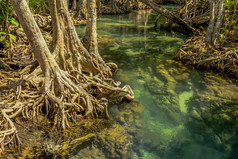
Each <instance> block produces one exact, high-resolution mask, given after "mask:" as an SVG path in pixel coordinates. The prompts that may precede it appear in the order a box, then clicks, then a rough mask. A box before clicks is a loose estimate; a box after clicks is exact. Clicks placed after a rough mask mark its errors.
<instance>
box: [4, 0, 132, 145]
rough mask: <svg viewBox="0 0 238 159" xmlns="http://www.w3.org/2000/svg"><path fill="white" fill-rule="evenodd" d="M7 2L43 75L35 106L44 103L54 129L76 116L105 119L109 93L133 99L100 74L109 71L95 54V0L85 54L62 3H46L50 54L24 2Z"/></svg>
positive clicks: (91, 1) (92, 0)
mask: <svg viewBox="0 0 238 159" xmlns="http://www.w3.org/2000/svg"><path fill="white" fill-rule="evenodd" d="M11 2H12V5H13V8H14V10H15V12H16V14H17V16H18V17H19V20H20V23H21V25H22V26H23V29H24V31H25V33H26V36H27V37H28V40H29V41H30V44H31V46H32V48H33V52H34V55H35V57H36V59H37V61H38V63H39V64H40V67H41V69H42V71H43V73H44V77H45V80H44V86H43V89H42V97H41V98H40V102H39V103H40V104H42V102H45V107H46V108H45V109H46V114H49V117H51V118H52V119H53V120H54V127H55V126H56V125H58V126H60V127H61V128H63V129H65V128H66V127H68V126H69V123H68V118H71V119H72V121H75V118H77V116H85V117H97V116H101V117H108V114H107V100H106V99H105V98H104V96H106V95H107V94H109V93H111V92H112V91H116V92H126V93H129V95H127V96H126V99H130V100H132V99H133V98H134V93H133V92H132V90H131V88H130V87H129V86H125V87H123V88H119V87H118V84H117V83H115V82H114V81H113V80H112V79H110V78H108V76H105V75H104V74H103V70H105V69H104V68H106V70H107V71H108V70H109V71H110V69H109V67H108V66H107V65H106V64H105V63H104V61H103V60H102V59H101V57H100V55H99V54H98V50H97V40H96V8H95V0H89V8H90V9H89V10H90V11H89V13H90V16H91V17H92V21H89V23H91V24H89V25H88V27H89V26H90V27H92V29H91V31H89V32H90V33H91V34H90V35H91V36H90V38H89V40H88V41H89V48H88V49H89V52H88V51H87V49H86V48H85V47H84V46H83V44H82V43H81V41H80V40H79V39H78V37H77V33H76V31H75V28H74V25H73V22H72V20H71V19H70V15H69V12H68V7H67V4H66V1H65V0H50V3H49V4H50V10H51V16H52V26H53V48H52V49H51V50H52V54H51V52H50V50H49V49H48V47H47V45H46V43H45V40H44V39H43V36H42V34H41V31H40V29H39V27H38V26H37V24H36V22H35V20H34V18H33V16H32V14H31V12H30V9H29V8H28V6H27V3H26V1H25V0H11ZM88 30H89V29H88ZM94 51H95V52H94ZM98 61H100V62H101V63H99V62H98ZM99 65H100V67H98V66H99ZM109 71H108V72H109ZM108 72H107V73H108ZM23 100H24V101H25V100H26V99H25V98H23ZM34 100H35V99H34ZM19 101H20V100H19ZM38 101H39V100H38ZM41 101H42V102H41ZM39 103H38V104H35V103H34V104H32V105H28V106H27V110H29V109H30V108H32V109H33V110H38V109H40V108H39V107H40V104H39ZM67 114H68V115H67ZM33 116H34V114H33ZM0 133H1V131H0ZM0 144H1V143H0Z"/></svg>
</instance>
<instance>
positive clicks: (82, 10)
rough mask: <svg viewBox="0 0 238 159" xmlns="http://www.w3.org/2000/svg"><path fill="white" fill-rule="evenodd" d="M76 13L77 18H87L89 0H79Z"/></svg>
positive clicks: (75, 17)
mask: <svg viewBox="0 0 238 159" xmlns="http://www.w3.org/2000/svg"><path fill="white" fill-rule="evenodd" d="M76 5H77V7H76V13H75V14H74V19H75V20H80V19H83V20H86V19H87V16H88V15H87V0H79V1H78V2H77V4H76Z"/></svg>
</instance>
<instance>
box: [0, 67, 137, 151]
mask: <svg viewBox="0 0 238 159" xmlns="http://www.w3.org/2000/svg"><path fill="white" fill-rule="evenodd" d="M41 73H42V72H41V71H40V69H39V68H38V69H36V70H35V71H34V72H33V73H31V74H30V75H28V76H25V77H24V79H19V80H18V81H17V82H15V83H14V84H10V83H11V82H13V81H14V80H16V79H14V78H11V75H9V74H5V75H3V76H2V77H1V78H3V77H4V76H5V77H6V76H8V77H9V78H8V79H7V78H5V79H3V80H1V87H0V88H1V96H0V99H1V103H0V105H1V115H0V117H1V118H2V119H3V120H2V121H3V122H2V123H1V127H0V128H1V130H0V141H1V144H2V147H1V151H3V149H4V147H5V146H9V145H10V144H14V145H16V146H18V147H19V146H20V145H21V142H20V140H19V138H18V136H17V130H16V128H15V126H14V123H13V119H14V118H16V117H17V116H18V115H21V116H23V118H25V119H28V120H32V121H35V120H37V121H38V120H39V115H45V116H46V117H48V119H49V120H51V121H52V122H53V125H52V127H53V129H61V128H62V129H66V128H68V127H70V124H69V123H70V122H76V121H79V119H81V118H85V117H87V118H94V117H97V118H109V115H108V112H107V105H108V100H107V99H106V98H105V97H106V96H111V97H115V96H114V95H115V92H124V93H125V94H127V95H125V96H124V99H125V100H129V101H130V100H133V99H134V93H133V92H132V90H131V88H130V87H129V86H125V87H123V88H119V87H118V86H119V85H120V83H118V82H117V83H116V82H114V80H112V79H111V78H104V79H102V78H100V77H98V76H92V77H89V76H86V75H84V74H82V73H80V72H77V71H72V72H71V73H67V72H65V71H63V70H60V69H59V70H57V69H56V70H54V71H53V74H52V75H53V77H52V78H51V80H49V81H46V80H47V78H44V77H43V75H41ZM43 83H45V84H44V85H43ZM116 94H117V96H118V93H116ZM10 139H11V140H10Z"/></svg>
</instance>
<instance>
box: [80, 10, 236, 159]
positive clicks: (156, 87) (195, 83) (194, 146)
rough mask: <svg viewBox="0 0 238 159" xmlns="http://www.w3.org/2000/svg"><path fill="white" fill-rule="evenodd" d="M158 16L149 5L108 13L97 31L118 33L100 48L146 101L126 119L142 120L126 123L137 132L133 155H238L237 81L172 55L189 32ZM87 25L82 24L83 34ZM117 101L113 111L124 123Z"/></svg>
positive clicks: (186, 158) (209, 158) (191, 158)
mask: <svg viewBox="0 0 238 159" xmlns="http://www.w3.org/2000/svg"><path fill="white" fill-rule="evenodd" d="M156 16H157V14H156V13H154V12H151V11H149V10H147V11H136V12H133V13H129V14H123V15H115V16H111V15H104V16H99V18H98V24H97V25H98V26H97V29H98V35H100V36H102V37H109V38H113V41H110V42H108V43H107V44H103V45H99V49H100V53H101V54H102V56H103V58H104V60H105V61H106V62H114V63H116V64H117V65H118V67H119V70H118V74H117V76H116V77H115V79H116V80H119V81H121V82H122V85H124V84H129V85H130V86H131V87H132V89H133V91H134V93H135V98H136V99H135V100H136V101H139V102H140V103H141V104H142V105H143V107H144V109H143V111H142V112H141V113H140V114H139V117H138V118H137V120H132V121H126V122H129V124H128V123H127V124H124V125H130V124H131V125H133V124H134V123H133V122H135V123H136V122H138V123H139V124H138V126H137V127H136V130H134V131H132V130H130V126H128V127H127V128H126V129H127V130H128V133H129V134H130V135H132V136H133V137H134V142H133V150H134V152H133V158H145V159H149V158H151V159H157V158H161V159H226V158H236V157H237V158H238V156H237V154H236V153H237V152H238V136H237V132H238V131H237V130H238V129H237V128H238V126H237V123H238V122H237V118H238V112H237V110H238V100H237V97H238V93H237V92H238V86H237V82H236V81H232V80H229V79H226V78H223V77H221V76H219V75H216V74H213V73H208V72H199V71H197V70H195V69H193V68H191V67H185V66H184V65H183V64H181V63H180V62H177V61H175V60H173V54H174V52H175V51H176V49H178V47H180V46H181V45H182V44H183V43H184V41H185V40H186V39H188V36H185V35H182V34H177V35H176V34H171V33H168V32H164V31H160V30H155V29H154V27H153V25H154V19H155V18H156ZM162 21H163V19H162V18H161V19H160V20H159V22H158V23H159V24H161V23H162ZM83 28H84V26H81V27H77V30H78V33H79V36H82V33H83V32H84V29H83ZM118 107H119V106H115V105H114V106H111V108H110V109H109V112H110V115H111V117H112V118H114V119H115V120H116V121H118V122H119V123H120V120H119V118H117V117H116V116H117V114H118V111H119V110H120V111H123V109H120V108H118ZM130 122H131V123H130ZM132 132H133V133H132ZM128 158H131V157H128Z"/></svg>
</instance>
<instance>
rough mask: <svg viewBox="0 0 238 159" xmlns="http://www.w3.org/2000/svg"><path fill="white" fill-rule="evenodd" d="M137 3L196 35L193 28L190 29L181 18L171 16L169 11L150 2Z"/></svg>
mask: <svg viewBox="0 0 238 159" xmlns="http://www.w3.org/2000/svg"><path fill="white" fill-rule="evenodd" d="M139 1H141V2H143V3H145V4H146V5H147V6H149V7H150V8H152V9H153V10H154V11H156V12H158V13H159V14H161V15H163V16H165V17H166V18H168V19H170V20H172V21H173V22H175V23H177V24H179V25H180V26H182V27H183V28H184V29H185V31H186V32H189V33H197V31H196V30H195V29H194V28H193V27H191V26H190V25H189V24H188V23H187V22H185V21H184V20H182V19H181V18H179V17H177V16H176V15H175V14H173V13H172V12H170V11H169V10H167V9H165V8H163V7H161V6H160V5H158V4H156V3H155V2H153V1H152V0H139Z"/></svg>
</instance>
